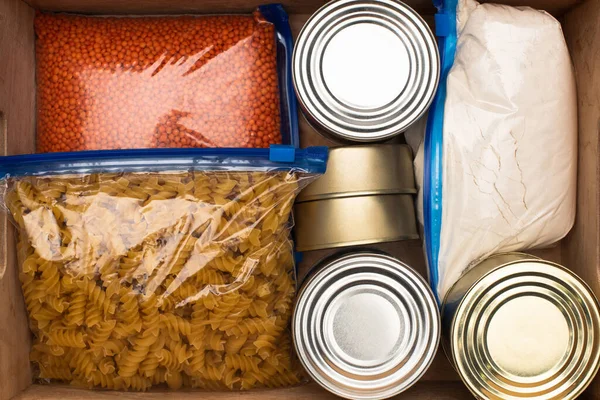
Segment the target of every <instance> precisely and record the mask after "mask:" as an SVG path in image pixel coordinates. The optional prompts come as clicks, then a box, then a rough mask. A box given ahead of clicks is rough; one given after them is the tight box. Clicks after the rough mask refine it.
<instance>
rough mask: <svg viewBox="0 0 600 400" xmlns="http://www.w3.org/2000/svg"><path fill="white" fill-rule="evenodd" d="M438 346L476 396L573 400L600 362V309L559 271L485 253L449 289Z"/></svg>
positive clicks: (531, 260)
mask: <svg viewBox="0 0 600 400" xmlns="http://www.w3.org/2000/svg"><path fill="white" fill-rule="evenodd" d="M442 326H443V340H442V343H443V347H444V351H445V352H446V355H447V356H448V358H449V359H450V362H451V363H452V364H453V365H454V367H455V368H456V370H457V372H458V373H459V375H460V377H461V378H462V380H463V382H464V383H465V384H466V386H467V387H468V388H469V390H470V391H471V392H472V393H473V394H474V395H475V397H476V398H478V399H522V398H523V399H524V398H527V399H532V398H535V399H540V400H550V399H557V400H558V399H561V400H569V399H576V398H577V397H578V396H579V395H580V394H581V393H582V392H583V390H584V389H585V388H586V387H587V386H588V384H589V383H590V382H591V381H592V379H593V378H594V375H595V374H596V372H597V371H598V367H599V365H600V308H599V304H598V300H597V299H596V298H595V296H594V294H593V293H592V291H591V289H590V288H589V287H588V286H587V285H586V284H585V283H584V282H583V281H582V280H581V279H580V278H579V277H577V276H576V275H575V274H573V273H572V272H571V271H569V270H567V269H566V268H564V267H562V266H560V265H558V264H555V263H551V262H548V261H544V260H541V259H539V258H537V257H534V256H531V255H527V254H522V253H505V254H498V255H495V256H492V257H490V258H488V259H486V260H485V261H483V262H481V263H480V264H478V265H476V266H475V267H474V268H472V269H471V270H469V271H468V272H467V273H466V274H465V275H463V277H462V278H461V279H460V280H459V281H458V282H457V283H456V284H455V285H454V286H453V287H452V288H451V289H450V291H449V292H448V294H447V295H446V298H445V301H444V305H443V308H442Z"/></svg>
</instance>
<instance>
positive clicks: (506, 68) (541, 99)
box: [424, 0, 577, 299]
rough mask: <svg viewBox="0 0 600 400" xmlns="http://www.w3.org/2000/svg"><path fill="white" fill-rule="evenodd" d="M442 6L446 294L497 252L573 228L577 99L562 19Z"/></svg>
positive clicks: (427, 194)
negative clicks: (444, 76)
mask: <svg viewBox="0 0 600 400" xmlns="http://www.w3.org/2000/svg"><path fill="white" fill-rule="evenodd" d="M439 6H440V11H441V12H442V13H443V15H442V16H441V17H438V20H439V21H445V23H443V24H442V25H444V26H445V27H446V29H445V30H447V31H448V33H449V35H448V36H447V37H445V38H443V40H442V41H441V42H440V45H441V47H442V54H444V55H445V58H444V57H443V59H444V61H443V63H444V68H443V70H444V72H445V73H446V75H447V79H444V84H443V88H442V90H440V92H439V93H438V98H437V99H436V101H435V102H434V106H433V107H432V108H431V109H430V112H429V120H428V126H427V134H426V138H425V144H424V146H425V158H424V163H425V166H424V221H425V241H426V248H427V259H428V263H429V268H430V269H429V272H430V278H431V282H432V286H433V287H434V289H435V290H436V292H437V293H438V295H439V298H440V299H443V296H444V295H445V293H446V291H447V290H448V289H449V288H450V287H451V285H452V284H453V283H454V282H456V280H457V279H458V278H459V277H460V275H461V274H462V273H463V272H464V271H465V269H467V268H469V267H470V266H471V265H473V264H475V263H477V262H479V261H480V260H482V259H484V258H486V257H488V256H490V255H491V254H493V253H497V252H505V251H517V250H525V249H529V248H536V247H544V246H548V245H550V244H552V243H553V242H556V241H558V240H560V239H561V238H563V237H564V236H565V235H566V234H567V233H568V232H569V230H570V229H571V227H572V225H573V222H574V217H575V197H576V166H577V101H576V93H575V79H574V74H573V69H572V65H571V59H570V56H569V53H568V49H567V46H566V44H565V40H564V37H563V33H562V30H561V26H560V23H559V22H558V21H556V20H555V19H554V18H553V17H552V16H550V15H549V14H547V13H545V12H540V11H536V10H533V9H531V8H514V7H509V6H502V5H495V4H481V5H480V4H479V3H477V2H475V1H473V0H460V1H459V3H458V5H457V4H456V2H455V1H448V2H444V3H442V4H440V5H439ZM443 17H448V18H449V20H444V18H443ZM549 66H551V70H552V73H550V74H549V73H548V68H549ZM450 67H451V69H450Z"/></svg>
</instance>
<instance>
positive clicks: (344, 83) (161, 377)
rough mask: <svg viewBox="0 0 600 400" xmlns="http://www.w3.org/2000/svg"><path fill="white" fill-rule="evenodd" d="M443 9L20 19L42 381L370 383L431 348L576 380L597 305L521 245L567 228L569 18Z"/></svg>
mask: <svg viewBox="0 0 600 400" xmlns="http://www.w3.org/2000/svg"><path fill="white" fill-rule="evenodd" d="M435 3H436V6H438V7H439V8H440V13H439V14H437V15H436V17H435V24H436V30H435V31H436V35H437V36H438V38H437V40H436V36H435V35H434V34H433V32H432V30H431V29H430V27H429V25H428V23H427V22H426V20H425V19H424V18H423V17H422V16H421V15H419V13H418V12H417V11H415V10H414V9H412V8H411V7H410V6H409V5H407V4H405V3H403V2H402V1H400V0H372V1H365V0H333V1H330V2H328V3H326V4H325V5H323V6H322V7H320V8H319V9H318V10H316V12H314V14H312V16H310V17H309V18H308V19H307V20H306V23H305V24H304V26H303V27H302V29H301V31H300V32H299V34H298V36H297V40H296V43H295V46H294V45H293V40H292V39H293V38H292V32H291V28H290V25H289V23H288V16H287V14H286V13H285V11H284V10H283V8H282V6H281V5H266V6H260V7H258V8H257V9H256V10H255V11H254V12H253V13H252V14H248V15H240V14H235V15H220V14H219V15H203V16H197V15H176V16H140V15H133V16H118V17H117V16H111V15H105V16H89V15H69V14H53V13H47V12H39V13H38V14H37V15H36V17H35V26H34V29H35V34H36V47H35V50H36V58H37V60H36V70H37V105H36V107H37V121H36V124H37V130H36V132H35V136H36V140H37V141H36V148H37V150H38V151H39V152H40V153H42V154H34V155H15V156H7V157H0V183H1V185H0V186H2V188H3V191H2V193H1V194H0V200H1V204H2V205H3V206H5V207H4V211H5V212H6V213H7V214H8V215H9V217H10V218H11V221H12V223H13V225H14V226H15V228H16V240H15V243H16V246H14V247H15V248H14V249H12V248H11V249H10V251H11V252H14V254H15V255H16V259H17V264H18V274H17V276H18V281H19V283H20V286H21V288H22V295H23V299H22V300H23V301H22V302H23V303H24V306H25V307H24V308H26V312H27V316H28V317H29V326H30V329H31V334H32V344H31V348H30V352H29V360H30V361H31V362H32V364H33V368H34V374H33V375H34V378H35V379H36V381H39V382H43V383H62V384H64V383H67V384H70V385H73V386H75V387H77V388H80V389H82V390H85V389H110V390H119V391H146V390H152V389H158V390H162V389H164V388H168V389H169V390H179V389H189V388H193V389H199V390H207V391H240V390H250V389H267V388H268V389H277V388H285V387H290V386H296V385H302V384H307V383H308V382H309V381H314V382H315V383H316V385H320V386H321V387H322V388H323V389H325V390H327V391H329V392H331V393H332V394H334V395H336V396H339V397H343V398H347V399H365V400H379V399H386V398H391V397H395V396H398V395H399V396H403V395H404V394H407V393H405V392H407V391H410V390H411V388H413V387H414V386H415V385H416V384H417V383H418V382H419V381H422V380H423V378H424V377H425V375H426V372H427V371H428V369H429V368H430V366H432V365H433V364H436V368H435V370H441V369H442V368H446V372H447V373H448V374H454V375H453V377H455V380H457V381H458V380H462V382H463V383H464V386H465V387H466V390H465V392H464V393H470V394H471V395H472V396H474V397H475V398H477V399H482V400H488V399H489V400H497V399H501V400H504V399H506V400H516V399H542V400H564V399H573V400H574V399H577V398H578V397H579V396H581V395H582V394H583V393H584V390H585V389H586V388H587V387H588V386H589V385H590V383H591V382H592V380H593V379H594V376H595V375H596V373H597V371H598V370H599V368H600V304H599V302H598V300H597V298H596V297H595V294H594V292H593V291H592V289H591V288H590V286H588V284H587V283H586V282H585V281H584V280H583V279H582V278H580V277H578V276H577V275H576V274H574V273H573V272H572V271H571V270H569V269H568V268H567V267H566V266H563V265H561V263H560V262H553V261H550V260H549V259H548V260H547V259H545V258H544V257H538V256H534V255H531V254H527V253H523V252H522V251H529V250H536V251H537V252H540V253H541V254H548V255H552V257H548V258H552V259H553V260H554V258H558V259H560V256H558V257H556V253H558V252H556V251H553V250H551V249H552V247H551V246H553V245H554V244H555V243H556V242H558V241H560V240H561V239H562V238H563V237H565V235H567V233H568V232H569V230H570V229H571V227H572V226H573V222H574V215H575V203H576V201H575V200H576V192H575V189H576V179H577V171H576V165H577V158H576V154H575V149H576V147H575V146H576V143H577V130H576V123H577V121H576V116H577V104H576V102H575V99H576V97H575V85H574V80H573V76H572V75H573V74H572V67H571V64H570V57H569V53H568V49H567V47H566V44H565V43H564V38H563V35H562V30H561V27H560V24H559V23H558V22H557V21H556V20H554V18H553V17H552V16H550V15H549V14H546V13H544V12H539V11H536V10H533V9H529V8H514V7H509V6H502V5H491V4H484V5H480V4H479V3H477V2H475V1H474V0H459V1H458V2H456V1H451V0H440V1H435ZM456 3H458V4H456ZM232 4H233V3H232ZM240 4H241V3H240ZM244 7H245V5H244ZM1 20H2V18H0V22H1ZM0 28H1V24H0ZM507 37H510V40H508V39H507ZM548 65H552V66H553V74H552V76H551V77H548V78H547V79H548V82H545V84H541V83H540V82H538V80H537V79H538V76H539V75H540V71H543V70H545V69H546V68H547V67H548ZM296 102H298V103H296ZM297 106H298V108H299V109H300V110H301V111H302V114H303V116H304V118H305V119H306V121H307V123H308V125H309V127H308V128H306V129H302V138H301V137H300V133H299V131H300V128H299V126H300V125H299V123H298V120H297V112H296V108H297ZM557 110H558V111H560V112H557ZM427 114H428V116H427V117H426V115H427ZM425 118H426V119H427V121H426V123H425ZM419 121H420V122H421V123H420V124H417V122H419ZM421 125H422V126H424V127H425V128H420V127H419V126H421ZM416 127H419V128H418V129H417V128H416ZM411 130H412V131H411ZM313 131H315V132H317V133H318V134H320V135H321V136H319V139H316V137H318V135H314V136H312V137H311V135H312V134H313ZM407 131H411V132H407ZM423 131H424V132H423ZM403 134H404V135H403ZM408 136H411V137H410V140H409V139H407V137H408ZM300 139H303V141H304V142H313V143H314V142H319V144H322V143H326V144H330V143H331V142H333V143H335V145H333V146H329V147H330V148H329V149H328V148H326V147H325V146H315V147H308V148H306V149H300V148H299V144H300ZM407 142H408V143H410V146H409V145H408V144H406V143H407ZM411 146H412V149H411ZM85 150H95V151H85ZM542 150H543V151H542ZM47 153H52V154H47ZM549 160H550V161H549ZM540 188H543V189H544V190H540ZM421 199H423V201H421ZM417 203H418V204H417ZM419 222H421V226H420V227H421V228H422V229H421V230H420V229H419ZM292 228H293V231H292ZM421 239H422V241H421ZM548 248H550V250H548ZM540 249H541V250H540ZM301 253H305V254H304V258H305V260H318V261H316V262H312V261H304V262H299V263H298V264H301V265H300V266H298V265H296V264H297V263H296V260H300V259H301V258H302V257H301V255H302V254H301ZM408 253H410V256H407V255H408ZM11 254H12V253H11ZM536 254H539V253H536ZM554 261H556V260H554ZM3 277H4V275H3V272H2V271H0V279H6V278H3ZM15 280H17V279H16V278H15ZM440 343H441V344H442V345H441V346H439V344H440ZM442 352H444V353H445V355H446V357H447V359H448V360H449V363H448V362H446V363H445V364H444V362H443V361H442V362H439V358H438V359H437V360H438V361H436V357H439V356H440V354H441V353H442ZM452 370H454V372H452ZM425 379H427V377H425ZM1 383H2V382H1V381H0V384H1ZM0 388H1V386H0ZM467 390H468V392H467ZM2 393H3V392H2V391H1V390H0V396H1V394H2ZM80 393H84V392H76V394H75V395H74V396H75V397H79V396H78V395H79V394H80ZM307 393H308V392H307ZM311 393H312V392H311ZM303 395H304V394H303ZM450 395H451V396H454V394H450ZM460 395H461V394H456V396H460ZM232 396H233V395H232ZM236 396H237V395H236ZM281 396H282V397H284V396H285V394H283V395H281ZM307 396H310V394H308V395H307ZM409 396H410V395H409ZM81 397H83V396H81ZM231 398H232V397H231ZM240 398H241V397H240ZM398 398H402V397H398ZM411 398H412V397H411ZM427 398H430V397H427ZM431 398H433V397H431ZM452 398H453V399H458V398H461V397H452ZM464 398H467V397H464Z"/></svg>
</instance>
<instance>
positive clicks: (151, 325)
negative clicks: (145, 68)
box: [0, 146, 327, 391]
mask: <svg viewBox="0 0 600 400" xmlns="http://www.w3.org/2000/svg"><path fill="white" fill-rule="evenodd" d="M326 159H327V149H326V148H324V147H316V148H308V149H303V150H299V149H294V147H292V146H283V147H277V146H276V147H272V148H271V149H175V150H171V149H151V150H128V151H119V150H116V151H95V152H76V153H53V154H40V155H25V156H12V157H3V158H0V176H2V180H1V181H0V182H1V183H2V187H3V190H2V200H3V204H5V206H6V209H7V210H8V212H9V213H10V215H11V216H12V219H13V222H14V224H15V226H16V228H17V231H18V239H17V256H18V263H19V268H20V269H19V278H20V281H21V283H22V288H23V297H24V299H25V304H26V306H27V310H28V314H29V318H30V319H29V321H30V327H31V330H32V332H33V336H34V339H33V345H32V350H31V355H30V358H31V361H32V362H33V366H34V368H35V376H36V377H37V378H39V379H40V380H42V381H51V382H62V383H70V384H72V385H76V386H78V387H85V388H104V389H114V390H136V391H137V390H147V389H150V388H151V387H159V388H160V387H168V388H170V389H180V388H200V389H207V390H245V389H252V388H259V387H261V388H265V387H266V388H274V387H284V386H289V385H295V384H297V383H299V382H301V381H302V380H303V378H302V375H301V373H300V369H299V364H297V362H296V360H295V358H294V356H293V354H292V342H291V336H290V331H289V329H288V328H289V327H288V324H289V322H290V317H291V311H292V305H293V301H294V296H295V290H296V283H295V270H294V257H293V244H292V241H291V239H290V230H291V228H292V225H293V223H292V219H291V210H292V205H293V203H294V198H295V197H296V195H297V194H298V192H299V191H300V190H301V189H302V188H303V187H304V186H306V185H307V184H308V183H310V182H311V181H313V180H314V179H315V178H316V177H317V176H319V175H320V174H322V173H324V172H325V166H326Z"/></svg>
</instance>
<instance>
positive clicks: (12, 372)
mask: <svg viewBox="0 0 600 400" xmlns="http://www.w3.org/2000/svg"><path fill="white" fill-rule="evenodd" d="M283 2H284V3H285V6H286V9H287V10H288V11H289V12H290V21H291V24H292V27H293V30H294V32H295V33H297V32H298V31H299V30H300V28H301V26H302V25H303V23H304V22H305V21H306V19H307V18H308V17H309V16H310V14H311V13H312V12H314V10H316V8H318V7H319V6H320V5H322V4H323V3H324V1H322V0H288V1H285V0H284V1H283ZM407 2H408V3H409V4H410V5H412V6H413V7H415V8H416V9H417V10H419V11H421V12H422V13H426V14H429V16H428V17H426V20H427V21H428V22H430V23H431V21H432V13H433V9H432V7H431V1H430V0H408V1H407ZM500 2H502V3H506V4H513V5H530V6H533V7H535V8H543V9H546V10H548V11H550V12H552V13H554V14H556V15H563V14H564V13H565V11H567V10H568V9H570V8H573V7H574V6H577V5H578V4H580V3H582V2H581V1H580V0H502V1H500ZM28 3H29V4H31V5H32V6H34V7H35V8H39V9H44V10H53V11H69V12H84V13H105V14H106V13H108V14H116V13H120V14H128V13H136V14H138V13H145V14H156V13H187V12H194V13H195V12H249V11H251V10H252V9H254V8H255V7H256V6H257V5H259V4H261V3H263V1H261V0H250V1H248V0H245V1H242V0H235V1H234V0H225V1H219V0H203V1H200V0H170V1H166V0H127V1H123V0H29V1H28ZM33 15H34V11H33V9H32V8H30V7H29V6H28V5H27V4H25V3H24V2H22V1H20V0H0V152H1V154H18V153H30V152H32V151H33V149H34V138H35V133H34V121H35V112H34V109H35V79H34V35H33V25H32V20H33ZM564 21H565V23H564V28H565V33H566V35H567V39H568V42H569V46H570V48H571V51H572V56H573V61H574V64H575V69H576V72H577V79H578V86H579V107H580V109H579V124H580V139H579V149H580V152H579V159H580V161H579V177H578V183H579V192H578V196H579V197H578V216H577V222H576V225H575V228H574V230H573V232H572V233H571V234H570V235H569V237H568V238H567V239H566V240H565V241H563V244H562V246H555V247H553V248H550V249H544V250H540V251H536V252H534V254H536V255H538V256H541V257H543V258H545V259H549V260H552V261H555V262H561V263H563V264H565V265H567V266H570V267H571V268H573V269H574V270H575V271H576V272H578V273H579V274H580V275H582V276H583V277H584V278H585V279H586V281H587V282H588V283H590V284H591V286H592V287H593V288H594V290H596V293H598V294H600V265H599V262H600V261H599V259H600V258H599V254H600V251H599V243H598V241H599V237H598V231H599V224H600V218H599V214H598V213H599V208H598V207H599V206H600V201H599V192H598V185H597V182H598V177H599V163H598V146H599V137H598V133H599V131H600V26H599V23H598V21H600V1H598V0H588V1H587V3H585V4H582V5H580V6H578V7H575V8H574V9H573V10H571V11H570V12H568V13H567V14H566V15H564ZM300 125H301V131H302V135H301V143H302V146H303V147H306V146H309V145H328V146H331V145H335V143H333V142H331V141H328V140H327V139H325V138H323V137H322V136H320V135H319V134H317V133H316V132H315V131H314V129H312V128H311V127H310V126H309V125H308V123H307V122H306V121H305V120H304V119H303V118H300ZM3 127H5V129H3ZM0 236H2V237H3V240H2V241H1V242H0V271H4V270H5V272H4V276H3V277H2V279H0V400H4V399H10V398H13V396H16V397H14V398H15V399H25V400H37V399H39V400H42V399H64V400H72V399H81V398H86V399H106V400H110V399H117V398H118V399H132V400H136V399H137V400H152V399H168V400H170V399H182V400H186V399H198V398H202V399H209V400H212V399H214V400H234V399H235V400H258V399H264V400H275V399H291V400H309V399H310V400H312V399H314V400H327V399H334V398H335V397H334V396H332V395H330V394H328V393H327V392H325V391H324V390H322V389H320V388H319V387H318V386H317V385H315V384H309V385H304V386H299V387H295V388H289V389H283V390H276V391H257V392H249V393H201V394H200V393H198V392H183V393H180V392H177V393H172V392H152V393H120V392H107V391H98V392H90V391H82V390H77V389H73V388H70V387H64V386H55V385H51V386H50V385H37V384H36V385H30V382H31V373H30V367H29V361H28V352H29V346H30V340H29V337H30V334H29V331H28V327H27V321H26V315H25V310H24V306H23V300H22V296H21V291H20V286H19V284H18V280H17V274H16V271H17V268H16V261H15V254H14V250H13V248H14V238H13V234H12V229H8V226H7V223H6V219H5V218H4V219H0ZM376 247H377V248H379V249H381V250H383V251H386V252H388V253H390V254H392V255H394V256H396V257H398V258H400V259H401V260H403V261H405V262H406V263H408V264H410V265H412V266H413V267H414V268H415V269H417V270H418V271H419V272H421V273H422V274H425V261H424V258H423V252H422V248H421V243H420V242H419V241H406V242H395V243H386V244H381V245H378V246H376ZM331 252H332V251H324V252H311V253H306V254H305V257H304V260H303V262H302V263H301V265H300V277H302V276H303V275H305V274H306V273H307V272H308V271H309V270H310V268H311V267H312V266H313V265H314V264H315V263H316V262H317V261H318V260H319V259H320V258H321V257H323V256H325V255H327V254H329V253H331ZM19 393H20V394H19ZM397 398H398V399H405V400H411V399H414V400H462V399H470V398H472V396H471V395H470V394H469V393H468V391H467V390H466V389H465V387H464V386H463V385H462V383H460V382H459V381H458V377H457V375H456V373H455V372H454V371H453V369H452V368H451V366H450V365H449V363H448V362H447V361H446V359H445V357H444V356H443V354H441V352H440V354H438V356H437V357H436V359H435V361H434V363H433V365H432V367H431V368H430V370H429V371H428V372H427V374H426V375H425V377H424V378H423V380H422V381H421V382H419V383H418V384H417V385H416V386H415V387H413V388H412V389H411V390H409V391H408V392H406V393H403V394H402V395H400V396H397ZM586 398H589V399H599V398H600V382H599V380H598V379H597V380H596V381H595V383H594V385H593V386H592V388H590V390H588V392H587V393H586Z"/></svg>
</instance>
